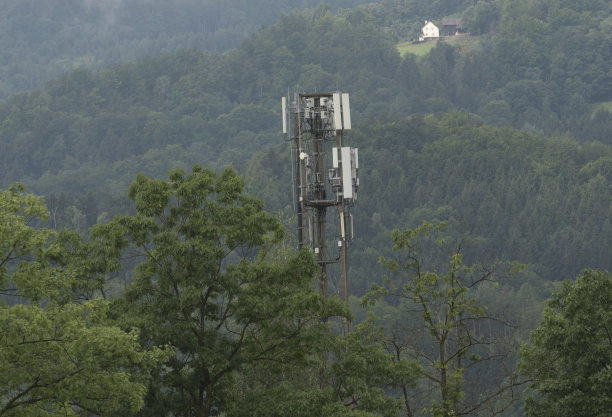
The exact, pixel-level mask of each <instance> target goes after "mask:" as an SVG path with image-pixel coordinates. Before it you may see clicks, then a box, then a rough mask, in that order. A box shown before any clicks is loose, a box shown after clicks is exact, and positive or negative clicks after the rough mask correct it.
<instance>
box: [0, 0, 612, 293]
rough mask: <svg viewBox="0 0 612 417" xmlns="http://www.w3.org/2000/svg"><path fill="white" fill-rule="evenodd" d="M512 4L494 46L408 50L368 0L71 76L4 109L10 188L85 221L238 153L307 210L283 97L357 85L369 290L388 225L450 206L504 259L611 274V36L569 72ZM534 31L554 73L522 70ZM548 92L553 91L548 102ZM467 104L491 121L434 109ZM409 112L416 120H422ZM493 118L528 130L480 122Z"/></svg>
mask: <svg viewBox="0 0 612 417" xmlns="http://www.w3.org/2000/svg"><path fill="white" fill-rule="evenodd" d="M436 4H437V3H436ZM495 4H497V3H495ZM512 4H514V6H513V7H510V6H506V7H504V8H502V9H500V16H499V25H497V26H498V29H497V32H495V33H494V34H493V35H492V36H490V37H486V38H483V39H482V42H481V46H480V47H479V48H477V49H474V50H469V51H464V50H458V49H455V48H453V47H452V46H449V45H447V44H445V43H444V42H441V43H439V44H438V45H437V46H436V48H434V49H433V50H432V51H431V53H430V54H429V55H428V56H426V57H424V58H422V59H416V58H415V57H413V56H410V55H409V56H407V57H405V58H400V57H399V55H398V54H397V52H396V50H395V47H394V43H393V41H392V39H391V38H390V35H389V33H388V32H387V31H385V30H381V29H380V28H379V27H378V26H377V24H376V18H375V17H374V16H372V15H371V14H369V13H368V12H367V11H366V10H365V9H363V8H357V9H351V10H345V11H343V12H341V13H340V14H338V15H335V14H334V13H333V12H332V11H331V10H330V9H329V8H328V7H319V8H317V9H316V10H314V11H304V12H293V13H291V14H288V15H284V16H283V17H281V19H280V20H279V21H278V23H277V24H275V25H273V26H271V27H269V28H265V29H262V30H260V31H259V32H257V34H256V35H254V36H253V37H252V38H250V39H248V40H246V41H244V42H243V43H242V44H241V45H240V47H239V48H237V49H235V50H233V51H230V52H228V53H226V54H223V55H217V54H211V53H206V52H197V51H191V52H190V51H184V52H180V53H175V54H162V55H160V56H157V57H151V58H143V59H140V60H138V61H135V62H131V63H126V64H121V65H115V66H112V67H109V68H106V69H103V70H100V71H97V72H92V71H90V70H85V69H82V70H78V71H75V72H72V73H69V74H67V75H64V76H62V77H60V78H58V79H56V80H54V81H52V82H49V84H48V85H47V86H46V88H45V89H44V90H37V91H34V92H32V93H30V94H27V95H18V96H14V97H12V98H11V99H9V100H8V101H7V102H6V103H5V104H3V105H2V106H0V120H2V123H1V125H0V139H1V141H2V147H3V152H2V154H1V155H0V163H1V164H2V166H3V170H2V173H1V182H0V183H1V184H2V185H3V186H8V185H9V184H11V183H12V182H14V181H18V180H19V181H24V182H25V183H26V184H28V186H29V187H30V190H32V191H35V192H39V193H44V194H46V195H47V196H48V201H49V202H50V204H51V207H50V208H51V209H52V210H53V212H54V213H55V214H54V216H53V219H52V220H53V221H54V227H60V226H62V225H71V226H72V227H78V228H81V229H82V230H86V228H87V226H89V225H91V224H93V223H95V222H96V221H97V219H98V218H101V219H105V218H110V217H111V216H112V215H113V214H114V213H116V212H118V211H121V210H122V209H121V207H125V206H122V204H121V203H120V201H122V200H121V199H122V197H121V196H122V195H124V192H125V191H124V190H125V189H126V187H127V184H129V182H130V181H131V180H132V179H133V178H134V176H135V175H136V173H137V172H139V171H143V172H145V173H147V174H149V175H155V176H162V175H163V174H164V172H165V171H166V170H168V169H171V168H174V167H176V166H190V165H192V164H193V163H202V164H203V165H205V166H207V167H211V168H214V169H221V168H223V167H224V166H227V165H229V164H232V165H233V166H234V167H235V168H237V169H238V170H239V171H240V172H242V173H244V174H246V175H247V178H248V181H249V183H250V184H251V186H250V189H251V191H252V192H254V193H257V194H260V195H262V196H263V197H265V198H266V199H267V201H268V203H269V206H270V207H271V208H272V209H283V210H284V211H285V212H290V204H291V191H290V183H289V181H287V178H288V176H289V175H290V172H289V171H288V170H289V167H290V165H289V154H288V151H289V145H288V144H286V143H284V142H283V141H282V139H281V137H280V135H279V124H280V122H279V119H280V118H279V116H278V114H279V113H278V111H279V104H278V103H279V97H280V96H282V95H285V94H286V92H287V88H288V87H290V88H291V89H293V90H298V91H322V90H335V89H338V88H341V89H342V90H344V91H349V92H350V93H351V97H352V100H351V103H352V106H353V109H352V110H353V113H354V119H355V120H356V122H357V126H358V129H357V130H356V131H355V132H354V133H353V139H352V140H353V141H354V143H355V145H356V146H359V147H361V148H362V149H363V151H362V155H363V157H364V158H365V159H364V161H365V162H364V164H363V169H362V181H363V187H362V191H361V193H360V194H361V198H360V202H359V204H358V205H357V207H356V210H357V214H358V215H359V218H360V219H362V220H361V221H360V222H358V228H362V232H361V233H360V237H359V239H358V241H357V242H356V245H355V246H356V250H358V251H363V253H361V252H357V253H358V255H357V256H355V262H354V264H353V268H355V278H354V279H355V282H356V285H355V291H356V292H357V293H360V292H362V291H363V290H364V289H365V288H366V287H367V281H368V279H369V278H367V277H369V276H371V275H372V273H373V272H372V271H374V270H375V269H376V267H375V264H376V262H375V259H376V256H377V255H376V254H377V253H379V252H380V250H381V248H383V247H385V246H387V245H386V244H385V243H386V239H387V237H388V235H389V231H390V230H391V229H392V228H393V227H396V226H398V225H399V224H400V223H402V222H405V223H406V224H411V225H414V223H415V222H418V220H420V219H423V218H428V217H430V216H431V215H432V214H431V213H436V212H437V210H439V209H440V208H441V207H442V208H444V209H443V210H444V212H445V215H444V216H438V217H440V219H441V220H445V219H443V218H442V217H447V219H446V220H450V219H455V220H456V222H457V227H458V228H459V230H461V231H462V232H469V233H471V234H472V235H473V236H474V237H475V240H476V241H477V242H478V245H479V247H480V248H483V250H484V251H485V252H486V257H487V258H490V259H493V258H496V257H504V258H507V259H517V260H519V261H521V262H526V263H529V264H534V268H535V269H534V270H535V271H537V272H538V273H540V274H542V275H543V276H544V277H545V278H546V279H547V280H556V279H560V278H563V277H565V276H571V275H573V274H575V273H577V272H578V271H579V270H580V269H581V268H583V267H585V266H593V267H599V268H609V264H608V263H609V261H608V260H607V259H606V256H605V253H606V251H607V248H609V247H610V243H611V242H610V240H609V239H610V236H611V234H610V233H608V229H609V226H610V225H609V224H608V223H607V221H606V220H605V219H607V218H609V217H610V216H609V211H610V201H609V195H610V194H609V190H610V189H609V186H610V184H609V181H610V178H609V172H608V171H609V170H608V168H607V167H608V165H609V161H608V159H606V158H609V148H608V147H607V146H605V145H610V136H609V133H608V132H609V131H608V130H607V126H608V124H609V123H610V121H611V120H612V117H611V115H610V113H609V112H607V111H603V110H602V111H600V112H599V113H597V115H596V116H595V118H594V119H593V118H592V113H591V111H590V110H589V109H590V106H589V105H588V103H590V102H592V101H593V100H594V99H595V98H599V99H602V98H609V97H610V93H609V92H607V90H606V86H605V83H603V84H602V83H601V82H600V81H601V80H605V79H606V77H607V75H606V74H607V73H605V69H606V68H609V67H610V66H607V67H606V65H605V62H606V60H608V61H609V59H610V55H609V51H610V50H612V48H607V43H608V42H609V41H610V37H609V36H602V37H601V39H600V41H599V42H598V44H592V46H593V48H587V49H588V50H589V53H591V54H592V55H593V56H594V57H595V58H596V63H597V64H596V63H593V65H585V66H582V67H581V68H575V70H574V71H575V73H569V72H568V71H569V70H568V69H567V68H566V67H563V66H562V65H561V66H559V65H554V66H553V65H552V61H550V60H547V59H545V58H543V57H542V56H540V54H539V53H537V51H540V50H541V51H546V53H547V54H550V53H551V52H550V51H551V50H553V49H554V48H555V46H554V45H557V46H556V47H558V48H561V41H560V40H558V36H556V35H550V33H553V32H555V31H554V30H553V29H554V28H557V26H554V25H553V26H552V27H551V30H546V31H543V32H542V33H545V34H546V36H545V37H542V36H539V35H537V34H536V33H532V32H526V31H523V30H522V29H519V28H518V26H517V28H516V29H515V30H513V29H512V27H513V25H519V22H521V21H523V20H525V19H527V16H532V13H527V12H528V11H529V10H532V9H530V8H529V7H531V6H529V4H528V3H523V2H514V3H512ZM383 5H387V6H389V7H391V5H389V4H387V3H381V5H380V7H382V6H383ZM597 5H598V3H596V2H592V3H589V7H586V5H582V6H577V5H574V4H573V3H572V4H567V5H565V6H567V7H563V8H562V7H561V6H559V7H552V6H551V8H550V10H548V11H547V14H546V15H543V14H542V13H544V12H541V17H542V18H546V19H550V18H552V17H554V16H556V14H559V13H566V14H568V15H571V16H574V14H576V13H578V12H580V16H582V20H577V21H576V25H580V24H587V23H588V24H590V25H591V26H593V27H595V28H599V29H593V30H594V31H595V32H593V31H591V32H589V36H594V33H596V32H597V30H600V29H601V30H603V28H605V21H606V20H605V19H603V16H604V15H605V12H606V10H607V7H608V6H607V5H606V4H600V5H599V6H601V7H600V8H599V9H598V8H596V6H597ZM396 6H397V5H396ZM528 6H529V7H528ZM440 7H441V6H440ZM479 7H481V6H479ZM440 10H443V8H440ZM434 11H435V10H433V9H432V10H428V12H434ZM438 12H439V13H441V11H438ZM572 13H574V14H572ZM568 19H569V18H568ZM570 21H571V19H569V20H568V22H570ZM581 22H582V23H581ZM597 22H600V23H599V24H596V23H597ZM544 23H545V20H542V21H541V22H539V23H538V25H541V24H544ZM568 24H569V23H568ZM519 26H520V25H519ZM576 29H577V28H576ZM558 30H561V28H558ZM502 34H504V35H503V36H502ZM512 39H515V41H512V42H510V41H511V40H512ZM521 39H522V40H521ZM519 40H521V41H520V42H528V43H529V44H530V45H532V49H533V51H534V54H535V55H538V56H539V58H538V59H540V60H541V63H540V64H538V62H536V61H534V62H532V64H529V65H535V66H534V67H533V68H536V69H537V70H538V71H540V73H541V74H542V79H541V80H535V79H524V78H522V77H524V76H525V74H526V72H525V71H527V69H528V68H527V67H524V66H523V67H521V65H522V64H521V65H518V64H520V62H522V61H520V60H519V59H518V58H517V59H514V60H512V61H509V60H504V59H505V58H504V59H502V55H508V54H510V52H511V50H512V48H511V47H510V45H514V46H515V47H517V48H519V49H521V50H523V49H524V48H522V47H520V46H517V45H518V44H516V45H515V43H516V42H519ZM585 41H586V40H585ZM509 42H510V43H509ZM551 48H552V49H551ZM584 50H585V48H574V49H567V48H564V50H563V54H564V56H565V58H563V62H570V61H572V60H577V59H580V54H582V53H584ZM559 53H561V52H559ZM535 55H534V56H535ZM547 56H549V55H547ZM496 57H497V58H496ZM520 59H526V58H525V54H521V58H520ZM551 59H552V58H551ZM525 65H527V64H525ZM538 65H540V66H538ZM521 68H522V69H521ZM546 74H548V75H546ZM552 74H555V77H560V80H561V81H563V82H558V81H555V80H554V79H553V78H554V77H553V78H551V75H552ZM598 74H599V75H598ZM602 77H603V78H602ZM486 80H489V81H486ZM572 80H574V81H576V82H578V80H581V81H580V82H579V84H580V85H581V86H582V87H581V88H580V89H578V90H576V91H575V92H574V93H571V96H572V97H574V98H575V99H576V100H580V101H581V102H582V103H583V104H582V105H581V106H574V105H569V104H568V102H567V101H566V98H567V97H568V94H570V92H569V91H565V88H566V86H569V85H573V84H572V83H573V82H574V81H572ZM598 80H599V81H598ZM485 81H486V82H485ZM574 84H575V83H574ZM576 85H577V84H576ZM552 86H556V87H559V88H560V90H559V91H556V92H555V91H553V89H551V88H552ZM556 87H555V88H556ZM567 88H569V87H567ZM572 88H573V87H572ZM538 92H542V94H545V97H539V98H537V99H533V100H532V99H531V96H532V95H533V94H539V93H538ZM462 97H463V98H462ZM492 97H497V98H498V99H499V100H492V101H491V102H490V103H489V104H487V105H484V106H483V107H482V108H479V106H480V105H481V104H478V102H480V103H484V102H487V101H488V100H490V99H491V98H492ZM537 103H540V104H542V105H543V104H545V103H548V104H546V106H547V107H546V106H545V107H546V108H544V107H542V106H537ZM555 103H556V104H555ZM553 104H554V105H553ZM534 106H535V107H534ZM472 107H473V108H472ZM453 109H461V110H463V111H468V110H472V111H473V112H480V115H477V114H478V113H476V114H474V115H473V116H471V118H472V121H468V118H465V117H463V118H462V117H459V116H457V115H455V116H446V117H443V118H442V119H440V120H439V121H438V120H436V119H434V118H431V117H429V116H427V117H424V116H422V115H423V114H426V113H430V112H431V113H435V112H439V111H450V110H453ZM500 109H506V111H501V110H500ZM408 114H414V116H410V117H409V118H408V119H406V115H408ZM527 115H533V116H534V117H535V119H533V122H534V123H536V122H537V123H544V122H543V120H544V119H546V118H547V117H548V116H550V117H554V118H555V120H557V122H555V123H553V125H551V129H552V128H553V127H555V126H556V127H555V129H563V126H566V128H567V130H570V131H571V130H575V131H578V132H582V134H584V136H583V135H582V134H580V135H576V136H575V137H574V139H572V135H571V132H567V133H564V134H555V135H553V136H554V137H553V138H549V139H544V138H540V137H538V136H536V134H534V133H533V130H534V128H536V125H530V126H526V125H525V123H527V122H526V119H525V117H527ZM546 115H548V116H546ZM381 117H382V119H381ZM530 117H531V116H530ZM451 120H455V122H453V123H457V124H456V125H453V123H451ZM487 121H489V122H498V123H500V124H506V123H507V124H514V125H517V126H518V127H520V126H524V127H526V128H525V129H523V131H522V132H519V131H515V130H512V129H496V128H492V127H487V126H485V125H482V126H481V124H482V123H484V122H487ZM447 124H448V126H447ZM527 124H529V123H527ZM540 127H542V130H547V129H544V125H543V124H542V125H540ZM536 130H539V129H536ZM564 130H565V129H564ZM587 132H595V133H593V134H587ZM597 132H599V134H597ZM574 140H577V142H574ZM592 140H600V141H601V142H602V143H603V145H598V144H594V143H590V142H591V141H592ZM444 155H448V157H446V156H444ZM419 167H422V168H419ZM262 173H265V175H262ZM436 216H437V215H436ZM366 219H367V220H366ZM380 219H384V221H383V223H381V220H380ZM357 248H359V249H357ZM368 253H369V254H370V255H367V254H368ZM477 253H479V252H478V251H477ZM480 255H481V256H484V255H485V253H482V254H480ZM372 268H374V269H372Z"/></svg>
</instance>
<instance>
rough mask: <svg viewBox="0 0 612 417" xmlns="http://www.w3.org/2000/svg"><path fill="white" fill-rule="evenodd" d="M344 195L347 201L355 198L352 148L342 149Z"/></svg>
mask: <svg viewBox="0 0 612 417" xmlns="http://www.w3.org/2000/svg"><path fill="white" fill-rule="evenodd" d="M341 150H342V195H343V197H344V199H345V200H348V199H352V198H353V176H352V169H351V148H350V147H348V146H345V147H342V148H341Z"/></svg>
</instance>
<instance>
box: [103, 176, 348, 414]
mask: <svg viewBox="0 0 612 417" xmlns="http://www.w3.org/2000/svg"><path fill="white" fill-rule="evenodd" d="M243 188H244V182H243V180H242V179H240V178H239V177H238V176H237V175H236V173H235V172H234V171H233V170H231V169H226V170H224V171H223V172H222V173H221V174H219V175H217V174H216V173H214V172H213V171H211V170H208V169H203V168H201V167H199V166H197V165H196V166H194V167H193V169H192V171H191V172H190V173H188V174H186V173H185V172H184V171H182V170H175V171H170V172H169V180H167V181H166V180H156V179H152V178H148V177H146V176H144V175H139V176H138V177H137V178H136V180H135V181H134V182H133V183H132V185H131V187H130V191H129V195H130V198H131V199H133V200H134V202H135V205H136V209H137V214H136V215H134V216H117V217H116V218H115V219H114V220H113V221H112V222H110V223H109V224H107V225H103V226H100V227H97V228H94V230H93V231H92V235H93V236H94V237H95V238H96V239H100V241H102V242H109V243H112V244H113V245H114V246H115V247H116V248H117V250H121V249H125V248H127V247H128V245H130V246H131V247H132V250H133V251H137V252H138V253H139V254H140V255H142V256H143V261H142V262H141V263H140V264H139V265H138V266H137V268H136V271H135V274H134V282H133V283H132V285H131V286H130V287H129V288H128V289H127V290H126V292H125V294H124V296H123V297H122V299H121V300H120V302H118V303H117V305H116V311H117V314H120V317H119V319H120V320H122V321H123V323H124V325H125V326H127V327H136V328H139V329H141V342H142V343H143V344H144V345H150V344H153V345H155V346H163V345H166V344H171V345H172V346H173V347H174V349H175V351H174V354H173V356H172V357H171V358H170V360H169V361H168V362H167V363H166V364H164V366H162V367H159V368H158V369H157V370H156V371H155V372H154V374H153V381H152V384H151V386H150V390H149V395H148V397H147V406H146V408H145V409H144V410H143V414H144V415H163V414H167V413H171V414H172V415H176V416H188V415H189V416H192V415H195V416H211V415H215V414H217V413H219V412H222V411H223V410H227V409H228V407H229V405H230V404H231V403H232V401H233V395H237V394H238V393H236V394H233V392H234V391H233V389H232V387H233V386H234V385H235V381H236V378H237V377H238V376H239V374H240V372H241V371H242V370H244V369H245V368H246V367H247V366H252V365H253V364H254V363H263V364H265V363H270V364H275V365H278V364H285V365H286V366H289V365H291V366H295V367H300V366H305V365H306V364H307V363H308V358H309V356H310V355H312V354H316V353H317V346H319V345H320V344H321V339H324V338H325V337H326V335H327V334H328V330H327V327H328V326H327V324H326V323H325V319H326V318H327V317H328V316H333V315H340V314H345V311H346V310H345V308H344V307H342V305H341V304H340V302H339V301H338V300H337V299H332V298H330V299H324V298H323V297H322V296H321V295H320V294H319V293H318V292H317V291H316V290H315V289H314V285H313V279H314V276H315V273H316V270H317V267H316V264H315V263H314V260H313V256H312V254H311V253H310V252H309V251H306V250H305V251H301V252H299V253H297V254H292V255H290V256H289V257H288V258H287V259H285V260H284V261H282V262H270V261H268V260H267V259H266V257H267V254H268V253H269V250H270V249H271V248H272V247H273V245H275V244H277V243H278V242H280V240H281V239H282V238H283V228H282V226H281V224H280V222H279V221H278V220H277V219H276V218H274V217H272V216H270V215H268V214H267V213H266V212H265V211H264V208H263V202H262V201H261V200H259V199H257V198H254V197H250V196H248V195H246V194H244V193H243ZM271 366H272V365H271Z"/></svg>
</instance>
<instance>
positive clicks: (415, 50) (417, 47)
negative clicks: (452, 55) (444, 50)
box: [397, 41, 437, 57]
mask: <svg viewBox="0 0 612 417" xmlns="http://www.w3.org/2000/svg"><path fill="white" fill-rule="evenodd" d="M436 42H437V41H429V42H421V43H412V42H404V43H400V44H397V50H398V51H399V53H400V55H401V56H402V57H403V56H405V55H406V54H414V55H418V56H423V55H427V54H428V53H429V51H431V50H432V49H433V47H434V46H436Z"/></svg>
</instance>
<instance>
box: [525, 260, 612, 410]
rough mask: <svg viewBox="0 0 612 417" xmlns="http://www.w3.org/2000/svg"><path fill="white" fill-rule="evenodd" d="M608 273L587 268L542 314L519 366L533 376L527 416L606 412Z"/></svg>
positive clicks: (611, 382)
mask: <svg viewBox="0 0 612 417" xmlns="http://www.w3.org/2000/svg"><path fill="white" fill-rule="evenodd" d="M610 306H612V277H611V276H610V274H609V273H606V272H601V271H596V270H585V271H583V272H582V274H580V275H579V276H578V277H577V279H576V281H575V282H570V281H564V282H563V286H562V288H561V290H560V291H558V292H556V293H555V294H553V297H552V298H551V299H550V300H549V301H548V303H547V307H546V309H545V310H544V312H543V313H542V317H541V321H540V324H539V325H538V327H537V328H536V329H535V330H534V331H533V332H532V333H531V336H530V339H529V343H528V344H525V345H523V346H522V347H521V360H520V363H519V370H520V371H521V372H522V373H523V374H524V375H526V376H527V377H529V378H531V380H532V381H533V382H532V383H531V385H530V388H531V390H532V395H531V396H530V397H529V398H528V399H527V401H526V404H525V412H526V414H527V416H530V417H531V416H560V417H563V416H576V415H580V416H606V415H609V413H610V409H611V407H612V390H611V387H612V371H611V367H612V362H611V361H612V340H611V338H610V329H611V328H612V310H611V307H610Z"/></svg>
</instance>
